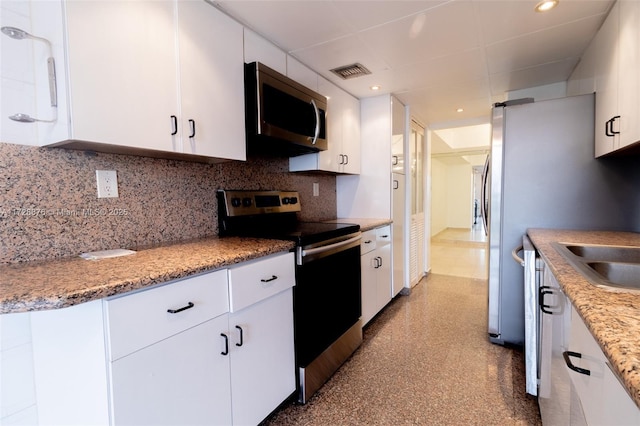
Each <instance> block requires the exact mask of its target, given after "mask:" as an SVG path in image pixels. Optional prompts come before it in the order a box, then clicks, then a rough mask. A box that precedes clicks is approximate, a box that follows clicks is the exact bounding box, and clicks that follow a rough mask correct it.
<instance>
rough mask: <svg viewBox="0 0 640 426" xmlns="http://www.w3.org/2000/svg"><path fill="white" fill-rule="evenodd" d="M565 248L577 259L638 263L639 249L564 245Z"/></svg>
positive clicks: (639, 257)
mask: <svg viewBox="0 0 640 426" xmlns="http://www.w3.org/2000/svg"><path fill="white" fill-rule="evenodd" d="M565 247H566V248H567V250H569V251H570V252H571V253H573V254H575V255H576V256H578V257H581V258H585V259H589V260H598V261H603V262H630V263H640V247H625V246H607V245H587V244H584V245H582V244H566V245H565Z"/></svg>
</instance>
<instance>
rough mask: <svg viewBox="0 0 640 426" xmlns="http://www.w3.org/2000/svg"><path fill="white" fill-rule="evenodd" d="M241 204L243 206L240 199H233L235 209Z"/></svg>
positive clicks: (232, 203)
mask: <svg viewBox="0 0 640 426" xmlns="http://www.w3.org/2000/svg"><path fill="white" fill-rule="evenodd" d="M240 204H242V201H241V200H240V198H232V199H231V205H232V206H233V207H240Z"/></svg>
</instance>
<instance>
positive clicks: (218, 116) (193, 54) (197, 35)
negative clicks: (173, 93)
mask: <svg viewBox="0 0 640 426" xmlns="http://www.w3.org/2000/svg"><path fill="white" fill-rule="evenodd" d="M178 28H179V33H178V42H179V43H178V45H179V50H180V55H179V57H180V60H179V64H180V94H181V106H182V113H181V119H182V123H181V126H180V132H181V134H182V141H183V146H182V150H183V152H185V153H187V154H196V155H204V156H207V157H218V158H227V159H234V160H245V159H246V148H245V130H244V101H243V97H242V93H244V63H243V54H242V26H241V25H240V24H238V23H237V22H235V21H233V20H231V19H230V18H229V17H227V16H226V15H224V14H222V13H220V12H219V11H217V10H216V9H214V8H213V7H211V5H209V4H207V3H205V2H204V1H186V2H183V1H180V2H178Z"/></svg>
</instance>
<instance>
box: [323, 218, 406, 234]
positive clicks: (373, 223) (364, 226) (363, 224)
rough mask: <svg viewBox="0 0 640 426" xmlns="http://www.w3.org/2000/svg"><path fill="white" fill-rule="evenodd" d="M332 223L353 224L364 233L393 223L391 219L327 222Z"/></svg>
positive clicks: (344, 219) (342, 219) (345, 219)
mask: <svg viewBox="0 0 640 426" xmlns="http://www.w3.org/2000/svg"><path fill="white" fill-rule="evenodd" d="M327 222H332V223H355V224H357V225H360V231H362V232H366V231H369V230H371V229H375V228H380V227H381V226H385V225H390V224H391V223H392V222H393V221H392V220H391V219H363V218H350V217H349V218H341V219H334V220H328V221H327Z"/></svg>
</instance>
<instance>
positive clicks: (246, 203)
mask: <svg viewBox="0 0 640 426" xmlns="http://www.w3.org/2000/svg"><path fill="white" fill-rule="evenodd" d="M251 204H253V201H252V200H251V198H243V199H242V205H243V206H245V207H251Z"/></svg>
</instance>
